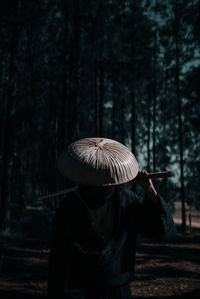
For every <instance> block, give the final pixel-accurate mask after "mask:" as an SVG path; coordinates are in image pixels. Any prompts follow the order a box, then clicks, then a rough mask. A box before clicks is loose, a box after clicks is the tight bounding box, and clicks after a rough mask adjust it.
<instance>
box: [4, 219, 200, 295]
mask: <svg viewBox="0 0 200 299" xmlns="http://www.w3.org/2000/svg"><path fill="white" fill-rule="evenodd" d="M34 222H35V221H34ZM35 223H36V222H35ZM40 223H41V219H40ZM44 223H45V222H44ZM28 229H29V231H30V230H31V227H29V228H28ZM34 230H35V226H34ZM41 233H42V230H41V225H39V226H38V235H37V234H36V235H34V236H33V234H32V237H30V235H28V236H27V237H26V238H17V237H15V238H12V237H9V238H5V237H4V238H1V239H0V242H1V243H0V244H1V245H0V257H1V258H0V298H1V299H8V298H17V299H21V298H22V299H23V298H29V299H32V298H35V299H36V298H38V299H39V298H45V295H46V289H47V269H48V255H49V249H48V247H49V245H48V242H47V241H46V240H48V239H49V234H46V240H45V237H44V236H42V235H41ZM39 236H40V237H39ZM138 241H139V243H138V250H137V259H136V265H137V266H136V277H135V280H134V282H132V283H131V290H132V295H133V297H134V298H140V299H141V298H146V297H150V298H179V297H180V298H196V297H199V298H200V229H198V228H196V229H193V230H192V231H188V232H187V233H185V234H181V233H179V238H178V240H176V241H173V242H170V243H151V242H150V241H147V240H144V239H143V240H142V239H140V240H138Z"/></svg>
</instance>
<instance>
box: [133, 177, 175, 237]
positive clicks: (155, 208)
mask: <svg viewBox="0 0 200 299" xmlns="http://www.w3.org/2000/svg"><path fill="white" fill-rule="evenodd" d="M134 182H135V183H137V184H139V185H140V186H141V187H142V188H143V189H144V191H145V198H144V201H143V202H142V203H141V202H139V201H136V202H135V203H134V205H133V212H134V217H135V219H136V226H137V231H138V232H139V233H142V234H144V235H146V236H149V237H152V238H154V239H156V240H159V241H160V240H162V239H170V238H173V237H176V236H177V231H176V228H175V225H174V222H173V219H172V216H171V213H170V210H169V207H168V204H167V203H166V201H165V200H164V199H163V198H162V197H161V196H160V195H159V194H158V192H157V191H156V189H155V188H154V186H153V183H152V181H151V179H149V178H148V174H147V172H146V171H141V172H139V173H138V175H137V177H136V178H135V179H134Z"/></svg>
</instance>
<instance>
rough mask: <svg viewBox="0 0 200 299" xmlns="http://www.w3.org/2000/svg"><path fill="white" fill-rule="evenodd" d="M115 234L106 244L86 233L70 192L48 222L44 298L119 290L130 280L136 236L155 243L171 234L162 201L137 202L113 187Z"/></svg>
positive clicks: (79, 207)
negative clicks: (50, 229)
mask: <svg viewBox="0 0 200 299" xmlns="http://www.w3.org/2000/svg"><path fill="white" fill-rule="evenodd" d="M113 200H114V201H115V209H116V210H115V233H114V236H113V238H112V240H110V241H109V242H108V243H107V244H104V245H102V243H101V241H100V239H99V238H98V236H97V235H96V234H94V232H93V231H92V230H91V227H90V225H89V219H88V217H87V213H86V211H85V209H84V206H83V205H82V203H81V201H80V198H79V197H78V195H77V194H76V193H75V192H74V193H72V194H70V195H69V196H68V198H66V200H65V201H63V204H62V205H61V207H60V208H59V209H58V211H57V212H56V215H55V218H54V222H53V234H52V246H51V252H50V259H49V281H48V296H49V298H56V297H57V298H62V296H63V291H64V289H65V290H66V292H68V293H69V294H70V293H73V291H74V290H80V289H81V288H82V287H89V286H90V285H92V286H97V287H98V286H102V287H103V286H107V285H108V286H110V285H111V286H119V285H124V284H128V283H130V282H131V281H132V280H133V279H134V266H135V254H136V236H137V233H140V234H143V235H145V236H148V237H152V238H154V239H155V240H157V241H162V240H163V239H168V238H170V237H171V236H175V235H176V229H175V226H174V223H173V220H172V217H171V215H170V212H169V208H168V205H167V203H166V202H165V201H164V199H163V198H162V197H161V196H159V203H158V204H155V203H153V202H152V201H151V200H150V199H148V197H146V196H145V198H144V200H143V202H141V201H139V199H138V197H137V195H136V194H135V193H133V192H131V191H129V190H126V189H125V188H116V192H115V193H114V195H113Z"/></svg>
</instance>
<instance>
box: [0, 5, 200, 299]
mask: <svg viewBox="0 0 200 299" xmlns="http://www.w3.org/2000/svg"><path fill="white" fill-rule="evenodd" d="M199 127H200V1H199V0H189V1H183V0H167V1H159V0H150V1H146V0H142V1H133V0H125V1H121V0H107V1H106V0H96V1H91V0H85V1H81V0H40V1H39V0H28V1H26V0H7V1H4V0H2V1H0V230H1V232H2V236H4V235H5V232H7V236H8V234H9V232H12V233H13V234H14V232H16V231H21V229H22V227H23V226H26V224H27V222H26V221H27V220H25V219H26V217H27V216H26V213H27V210H28V208H29V209H31V207H32V208H34V209H36V208H38V209H41V206H43V205H44V204H43V202H41V201H40V200H38V199H39V198H40V197H42V196H45V195H48V194H52V193H54V192H57V191H59V190H62V189H65V188H68V187H71V184H70V182H68V181H67V180H65V179H63V178H62V176H61V174H60V173H59V171H58V169H57V167H56V162H57V159H58V157H59V155H60V154H61V152H62V151H63V149H64V148H66V147H67V146H68V145H69V144H70V143H71V142H72V141H75V140H77V139H79V138H83V137H94V136H100V137H106V138H112V139H115V140H117V141H119V142H121V143H123V144H125V145H126V146H128V147H129V148H130V149H131V150H132V152H133V153H134V155H135V156H136V158H137V160H138V161H139V164H140V168H141V169H146V170H147V171H165V170H171V171H172V173H173V176H172V178H169V179H165V180H157V181H156V186H157V188H158V189H159V192H160V193H161V194H163V195H164V196H165V199H166V201H168V203H169V205H170V207H171V210H172V212H174V211H175V203H176V202H181V217H180V220H181V228H182V231H183V232H184V231H186V217H187V215H186V208H185V206H186V205H187V206H189V207H190V209H195V211H198V210H199V209H200V184H199V177H200V155H199V152H200V134H199ZM52 200H53V199H52ZM45 215H46V214H45ZM47 218H48V217H47ZM31 219H32V218H31ZM29 220H30V219H29ZM48 223H49V222H48ZM49 225H50V224H49ZM3 234H4V235H3ZM15 236H16V235H15ZM2 238H3V237H2ZM2 248H3V245H2ZM0 250H1V246H0ZM0 260H1V252H0ZM0 273H1V266H0ZM2 298H3V297H2ZM5 298H7V297H5ZM19 298H21V297H19ZM31 298H32V297H31Z"/></svg>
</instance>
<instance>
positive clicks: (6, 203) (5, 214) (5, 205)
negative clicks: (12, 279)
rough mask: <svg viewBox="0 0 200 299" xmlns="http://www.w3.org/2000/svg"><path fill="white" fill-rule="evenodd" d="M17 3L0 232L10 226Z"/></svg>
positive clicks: (12, 37) (5, 141)
mask: <svg viewBox="0 0 200 299" xmlns="http://www.w3.org/2000/svg"><path fill="white" fill-rule="evenodd" d="M17 14H18V1H15V2H14V4H13V23H14V24H13V29H12V35H11V44H10V63H9V72H8V74H9V83H8V87H7V102H6V109H5V124H4V145H3V151H2V156H3V162H2V173H1V175H2V178H1V198H0V230H5V229H8V228H9V226H10V186H9V182H10V173H11V151H12V150H11V146H12V144H11V140H12V130H13V126H12V118H13V115H12V114H13V111H12V110H13V107H14V101H13V91H14V59H15V53H16V50H17V43H18V26H17V24H16V22H17Z"/></svg>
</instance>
